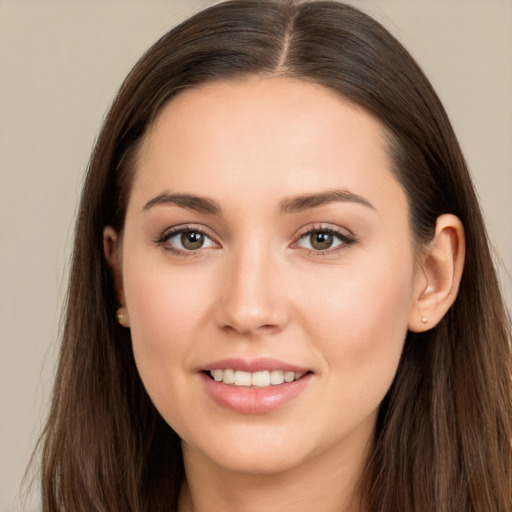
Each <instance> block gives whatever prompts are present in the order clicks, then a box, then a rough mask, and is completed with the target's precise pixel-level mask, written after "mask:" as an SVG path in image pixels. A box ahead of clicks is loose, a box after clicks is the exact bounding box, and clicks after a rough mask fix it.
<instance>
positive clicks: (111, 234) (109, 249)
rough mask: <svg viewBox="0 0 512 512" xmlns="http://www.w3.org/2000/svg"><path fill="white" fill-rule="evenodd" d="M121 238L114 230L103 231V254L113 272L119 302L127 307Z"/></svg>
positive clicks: (107, 228) (110, 228) (108, 227)
mask: <svg viewBox="0 0 512 512" xmlns="http://www.w3.org/2000/svg"><path fill="white" fill-rule="evenodd" d="M121 248H122V243H121V238H120V237H119V235H118V234H117V232H116V231H115V229H114V228H112V227H110V226H107V227H106V228H105V229H104V230H103V252H104V253H105V258H106V260H107V262H108V265H109V267H110V271H111V272H112V278H113V281H114V286H115V288H116V293H117V300H118V301H119V304H120V305H121V306H123V307H124V306H125V305H126V303H125V298H124V289H123V273H122V259H121Z"/></svg>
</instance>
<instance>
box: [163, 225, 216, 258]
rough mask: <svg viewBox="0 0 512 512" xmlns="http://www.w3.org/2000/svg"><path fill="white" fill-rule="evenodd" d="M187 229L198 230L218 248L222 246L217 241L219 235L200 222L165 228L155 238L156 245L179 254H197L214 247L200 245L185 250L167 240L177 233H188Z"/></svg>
mask: <svg viewBox="0 0 512 512" xmlns="http://www.w3.org/2000/svg"><path fill="white" fill-rule="evenodd" d="M187 231H191V232H196V233H200V234H202V235H204V236H205V237H206V238H208V239H209V240H210V241H212V242H213V243H214V244H215V246H217V247H218V248H219V247H221V245H220V243H219V242H218V241H217V239H216V238H217V237H216V236H215V235H213V234H212V232H211V230H209V229H208V228H206V227H205V226H202V225H198V224H180V225H177V226H172V227H170V228H167V229H165V230H164V231H163V232H162V233H161V234H160V235H159V236H158V238H157V239H156V240H155V245H157V246H161V247H163V248H164V249H165V250H167V251H169V252H172V253H173V254H177V255H179V256H196V255H198V253H200V252H201V251H205V250H207V249H211V248H212V247H211V246H209V247H200V248H199V249H196V250H185V249H180V248H178V247H176V246H173V245H171V244H168V243H167V242H168V241H169V240H170V239H171V238H173V237H174V236H176V235H179V234H181V233H186V232H187Z"/></svg>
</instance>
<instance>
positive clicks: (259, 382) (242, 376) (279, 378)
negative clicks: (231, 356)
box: [205, 368, 311, 388]
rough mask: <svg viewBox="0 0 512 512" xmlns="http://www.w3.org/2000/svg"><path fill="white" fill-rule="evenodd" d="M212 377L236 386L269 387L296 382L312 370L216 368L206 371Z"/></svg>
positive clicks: (217, 380)
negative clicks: (252, 370) (249, 370)
mask: <svg viewBox="0 0 512 512" xmlns="http://www.w3.org/2000/svg"><path fill="white" fill-rule="evenodd" d="M205 373H206V375H208V376H209V378H210V379H212V380H214V381H216V382H222V383H224V384H228V385H231V386H235V387H246V388H268V387H272V386H279V385H281V384H284V383H291V382H295V381H297V380H299V379H301V378H303V377H304V376H305V375H307V374H309V373H311V372H293V371H283V370H262V371H257V372H248V371H243V370H234V369H232V368H226V369H220V368H215V369H212V370H207V371H205Z"/></svg>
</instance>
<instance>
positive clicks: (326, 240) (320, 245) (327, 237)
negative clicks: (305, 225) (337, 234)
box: [309, 231, 334, 251]
mask: <svg viewBox="0 0 512 512" xmlns="http://www.w3.org/2000/svg"><path fill="white" fill-rule="evenodd" d="M333 242H334V235H333V234H332V233H326V232H325V231H315V232H314V233H311V234H310V235H309V243H310V244H311V247H312V248H313V249H315V250H316V251H325V250H327V249H330V248H331V246H332V244H333Z"/></svg>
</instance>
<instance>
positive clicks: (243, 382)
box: [234, 370, 251, 386]
mask: <svg viewBox="0 0 512 512" xmlns="http://www.w3.org/2000/svg"><path fill="white" fill-rule="evenodd" d="M234 384H235V386H250V385H251V374H250V373H249V372H241V371H238V370H237V371H236V372H235V382H234Z"/></svg>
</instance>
